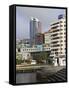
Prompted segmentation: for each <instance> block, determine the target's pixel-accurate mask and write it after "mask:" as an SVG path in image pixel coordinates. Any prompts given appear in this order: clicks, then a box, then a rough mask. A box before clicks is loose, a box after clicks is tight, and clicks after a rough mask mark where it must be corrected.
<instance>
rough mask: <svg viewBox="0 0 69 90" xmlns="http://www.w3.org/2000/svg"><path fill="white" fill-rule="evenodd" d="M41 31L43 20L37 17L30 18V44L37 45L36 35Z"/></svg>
mask: <svg viewBox="0 0 69 90" xmlns="http://www.w3.org/2000/svg"><path fill="white" fill-rule="evenodd" d="M38 33H41V22H40V21H39V20H38V19H37V18H31V20H30V45H31V46H32V45H35V42H36V35H37V34H38Z"/></svg>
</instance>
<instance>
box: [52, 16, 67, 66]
mask: <svg viewBox="0 0 69 90" xmlns="http://www.w3.org/2000/svg"><path fill="white" fill-rule="evenodd" d="M50 34H51V55H50V56H51V57H52V58H53V59H54V60H55V61H54V65H55V66H57V65H61V66H63V65H66V19H65V16H63V15H59V17H58V20H57V21H55V22H53V23H52V24H51V30H50Z"/></svg>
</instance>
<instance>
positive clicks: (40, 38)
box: [35, 33, 44, 45]
mask: <svg viewBox="0 0 69 90" xmlns="http://www.w3.org/2000/svg"><path fill="white" fill-rule="evenodd" d="M43 43H44V35H43V34H42V33H38V34H36V37H35V44H36V45H42V44H43Z"/></svg>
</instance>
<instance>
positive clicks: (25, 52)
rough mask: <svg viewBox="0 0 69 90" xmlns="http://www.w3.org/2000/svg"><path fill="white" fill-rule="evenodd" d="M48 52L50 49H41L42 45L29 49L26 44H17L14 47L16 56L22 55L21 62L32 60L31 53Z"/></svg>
mask: <svg viewBox="0 0 69 90" xmlns="http://www.w3.org/2000/svg"><path fill="white" fill-rule="evenodd" d="M41 51H50V47H43V45H34V46H33V47H30V45H28V44H19V45H17V46H16V53H17V55H19V56H21V55H22V60H26V59H30V58H31V59H32V57H31V52H41Z"/></svg>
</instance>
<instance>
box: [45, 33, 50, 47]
mask: <svg viewBox="0 0 69 90" xmlns="http://www.w3.org/2000/svg"><path fill="white" fill-rule="evenodd" d="M50 43H51V37H50V32H49V31H48V32H45V33H44V45H45V47H50Z"/></svg>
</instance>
